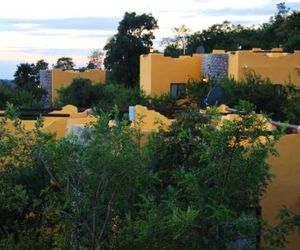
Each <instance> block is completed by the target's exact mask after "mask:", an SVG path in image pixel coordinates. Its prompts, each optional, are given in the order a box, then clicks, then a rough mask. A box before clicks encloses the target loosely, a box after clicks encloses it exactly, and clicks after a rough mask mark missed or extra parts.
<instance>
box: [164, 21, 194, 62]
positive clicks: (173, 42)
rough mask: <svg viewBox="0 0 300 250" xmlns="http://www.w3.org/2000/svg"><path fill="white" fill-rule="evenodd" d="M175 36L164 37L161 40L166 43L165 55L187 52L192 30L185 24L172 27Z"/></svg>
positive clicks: (177, 54)
mask: <svg viewBox="0 0 300 250" xmlns="http://www.w3.org/2000/svg"><path fill="white" fill-rule="evenodd" d="M172 32H173V37H168V38H164V39H163V40H162V42H161V44H162V45H165V52H164V54H165V55H170V56H179V55H185V54H186V45H187V41H188V37H189V35H190V33H191V30H190V29H189V28H188V27H186V26H185V25H184V24H183V25H181V26H179V27H174V28H172Z"/></svg>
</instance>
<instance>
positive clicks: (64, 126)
mask: <svg viewBox="0 0 300 250" xmlns="http://www.w3.org/2000/svg"><path fill="white" fill-rule="evenodd" d="M0 113H3V111H0ZM51 114H69V117H47V116H46V117H44V124H43V127H42V128H41V131H42V132H50V133H53V134H54V135H55V138H56V139H60V138H63V137H64V136H65V134H66V132H68V131H69V130H70V128H71V127H72V125H74V124H82V125H85V124H89V123H91V122H94V121H96V120H97V119H96V118H94V117H90V116H89V114H88V111H84V112H78V110H77V107H75V106H73V105H67V106H65V107H63V108H62V110H55V111H53V112H51ZM34 124H35V120H23V121H22V125H23V126H24V128H25V129H26V130H33V129H34V128H35V126H34ZM6 128H7V129H9V130H10V131H12V132H14V131H15V129H14V126H13V123H12V122H11V121H8V122H7V124H6Z"/></svg>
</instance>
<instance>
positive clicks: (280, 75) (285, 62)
mask: <svg viewBox="0 0 300 250" xmlns="http://www.w3.org/2000/svg"><path fill="white" fill-rule="evenodd" d="M297 67H298V68H299V67H300V51H295V52H294V53H280V52H277V53H267V52H254V51H251V50H249V51H236V52H235V54H233V53H229V67H228V76H229V77H233V78H234V79H236V80H241V79H242V78H243V77H244V76H245V73H246V72H247V71H249V70H250V71H254V72H255V73H256V74H258V75H261V76H262V77H268V78H270V80H271V81H272V82H273V83H276V84H285V83H288V82H289V80H291V82H292V83H293V84H295V85H297V86H299V87H300V74H299V72H298V70H300V68H299V69H297Z"/></svg>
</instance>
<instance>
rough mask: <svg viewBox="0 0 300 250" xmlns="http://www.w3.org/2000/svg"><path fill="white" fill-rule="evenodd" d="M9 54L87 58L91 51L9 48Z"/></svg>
mask: <svg viewBox="0 0 300 250" xmlns="http://www.w3.org/2000/svg"><path fill="white" fill-rule="evenodd" d="M7 49H8V52H13V53H15V52H18V53H26V54H41V55H45V56H78V55H80V56H87V55H89V54H90V53H91V51H92V50H91V49H83V48H72V49H68V48H34V47H8V48H7Z"/></svg>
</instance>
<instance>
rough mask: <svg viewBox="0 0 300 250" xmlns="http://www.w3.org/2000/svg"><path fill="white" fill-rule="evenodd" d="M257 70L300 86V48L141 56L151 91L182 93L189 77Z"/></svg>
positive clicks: (280, 81)
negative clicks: (285, 50) (174, 55)
mask: <svg viewBox="0 0 300 250" xmlns="http://www.w3.org/2000/svg"><path fill="white" fill-rule="evenodd" d="M249 71H253V72H255V73H256V74H258V75H261V76H262V77H264V78H270V80H271V81H272V82H273V83H275V84H286V83H288V82H292V83H293V84H295V85H296V86H299V87H300V51H295V52H294V53H285V52H282V49H272V50H271V51H263V50H261V49H253V50H240V51H234V52H227V53H225V51H224V50H214V51H213V53H210V54H194V55H192V56H181V57H179V58H172V57H166V56H164V55H162V54H148V55H141V57H140V88H141V89H142V90H144V91H145V92H146V93H147V94H150V95H160V94H163V93H171V95H172V96H179V95H180V93H182V92H183V91H184V85H185V84H186V83H187V82H188V81H189V80H200V79H202V78H208V79H213V80H217V81H219V80H222V79H224V78H226V77H229V78H230V77H232V78H234V79H236V80H241V79H242V78H243V77H245V73H246V72H249Z"/></svg>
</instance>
